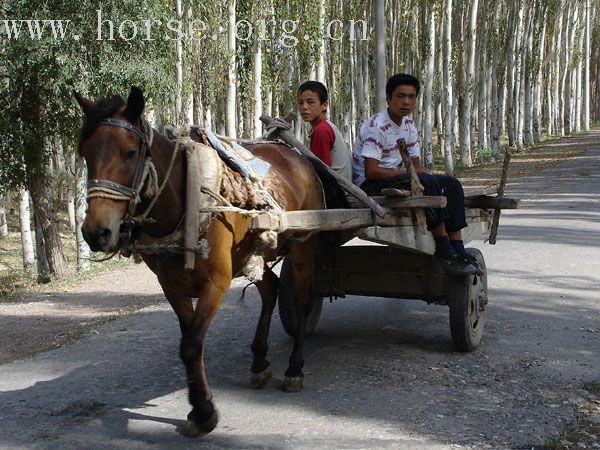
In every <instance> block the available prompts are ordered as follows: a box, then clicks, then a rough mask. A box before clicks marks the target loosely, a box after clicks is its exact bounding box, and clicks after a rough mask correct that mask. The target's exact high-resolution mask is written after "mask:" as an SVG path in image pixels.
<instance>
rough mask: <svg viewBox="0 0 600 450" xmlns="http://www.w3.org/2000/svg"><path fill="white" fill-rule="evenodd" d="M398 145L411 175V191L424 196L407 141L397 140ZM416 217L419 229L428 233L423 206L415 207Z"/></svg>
mask: <svg viewBox="0 0 600 450" xmlns="http://www.w3.org/2000/svg"><path fill="white" fill-rule="evenodd" d="M396 144H397V145H398V150H399V151H400V155H401V156H402V160H403V161H404V166H405V167H406V171H407V172H408V174H409V175H410V192H411V195H412V196H414V197H422V196H423V191H424V189H423V186H421V182H420V181H419V176H418V175H417V171H416V170H415V166H414V165H413V163H412V160H411V159H410V156H409V155H408V150H407V148H406V141H405V140H404V139H398V140H397V141H396ZM414 213H415V218H416V219H417V224H419V230H420V231H421V233H423V234H425V233H427V221H426V219H425V211H424V210H423V208H415V209H414Z"/></svg>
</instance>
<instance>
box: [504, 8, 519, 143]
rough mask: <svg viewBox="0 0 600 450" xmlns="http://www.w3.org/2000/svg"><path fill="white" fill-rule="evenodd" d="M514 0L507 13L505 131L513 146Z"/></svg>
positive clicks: (514, 138)
mask: <svg viewBox="0 0 600 450" xmlns="http://www.w3.org/2000/svg"><path fill="white" fill-rule="evenodd" d="M516 16H517V11H516V6H515V0H510V12H509V14H508V29H507V31H506V36H507V40H506V92H507V96H506V132H507V134H508V145H509V147H513V146H514V145H515V143H516V136H515V108H514V97H513V91H514V80H515V76H514V74H515V41H516V36H515V34H516V33H515V22H516Z"/></svg>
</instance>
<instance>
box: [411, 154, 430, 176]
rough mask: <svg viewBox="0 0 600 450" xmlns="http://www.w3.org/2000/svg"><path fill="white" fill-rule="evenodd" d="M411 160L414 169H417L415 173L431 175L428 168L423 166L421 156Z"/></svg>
mask: <svg viewBox="0 0 600 450" xmlns="http://www.w3.org/2000/svg"><path fill="white" fill-rule="evenodd" d="M410 159H411V161H412V163H413V167H414V168H415V172H417V173H429V171H428V170H427V167H425V166H424V165H423V164H421V158H420V157H419V156H413V157H411V158H410Z"/></svg>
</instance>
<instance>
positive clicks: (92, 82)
mask: <svg viewBox="0 0 600 450" xmlns="http://www.w3.org/2000/svg"><path fill="white" fill-rule="evenodd" d="M6 8H7V11H8V13H7V15H6V16H5V17H7V18H8V19H14V20H23V19H39V20H48V19H61V20H63V21H67V20H69V21H70V22H69V23H68V25H67V28H66V33H65V37H64V38H63V39H60V38H59V37H55V36H53V35H52V33H51V32H50V30H49V29H46V30H45V32H44V33H43V34H42V35H41V38H40V39H36V38H32V37H31V36H29V34H28V33H27V32H24V31H27V28H26V27H24V28H22V30H21V34H20V36H19V38H18V39H15V38H13V39H7V37H6V35H4V34H3V35H2V48H3V51H2V53H1V54H0V67H1V68H2V73H3V74H4V78H5V82H4V83H1V84H0V110H1V111H2V114H1V115H0V132H1V133H2V135H3V137H4V138H3V139H2V141H0V183H2V184H3V185H18V184H22V183H26V182H27V177H28V175H32V174H33V173H35V172H37V171H39V170H40V169H41V168H42V167H43V166H44V165H45V164H46V163H47V161H48V157H49V154H48V152H47V150H46V148H47V146H45V145H44V142H45V140H47V139H49V138H50V137H52V136H61V138H62V139H63V142H65V143H67V144H69V145H68V146H69V147H71V148H73V147H74V143H75V139H76V133H77V129H78V126H79V123H80V117H81V111H80V109H79V107H78V106H77V105H76V103H75V101H74V99H73V96H72V90H73V89H76V90H78V91H81V92H82V93H84V94H86V95H89V96H91V97H92V98H97V97H101V96H105V95H107V94H108V93H109V92H116V93H120V94H122V95H126V94H127V92H128V91H129V87H130V86H131V85H132V84H136V85H138V86H141V87H142V88H143V89H144V91H145V92H146V95H147V97H148V99H149V100H150V102H151V103H152V101H155V100H158V99H162V100H163V101H168V100H169V99H170V98H171V97H172V96H173V93H174V83H173V80H172V61H173V49H172V42H171V41H168V40H167V39H162V38H157V39H155V40H153V41H145V40H143V37H144V35H143V33H144V29H143V26H144V24H143V21H144V20H146V19H148V18H154V19H158V20H160V19H163V20H165V22H166V21H167V20H168V19H169V18H170V16H171V14H172V11H171V8H170V6H169V4H168V3H167V2H150V1H142V2H138V1H132V0H124V1H119V2H117V1H103V2H101V3H100V4H98V3H97V2H92V1H90V0H84V1H74V0H51V1H48V2H43V3H37V2H19V1H9V2H7V6H6ZM97 10H101V14H102V19H103V20H112V21H113V23H114V29H113V31H114V34H113V37H114V38H115V39H114V40H108V39H109V37H110V36H109V27H108V25H106V28H105V33H104V34H103V36H102V39H101V40H99V39H98V31H97V29H98V12H97ZM124 20H132V21H135V22H136V25H135V26H136V27H137V28H138V31H139V32H138V35H137V37H135V38H134V39H131V40H125V39H121V36H120V35H119V34H118V31H119V29H118V28H117V27H118V25H119V24H120V23H122V21H124ZM122 30H123V31H124V35H125V37H126V38H127V37H129V36H130V35H128V34H127V30H129V28H127V27H123V29H122ZM74 34H77V35H78V36H80V38H79V39H76V38H74V37H73V35H74ZM157 37H158V32H157Z"/></svg>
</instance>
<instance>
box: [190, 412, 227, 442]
mask: <svg viewBox="0 0 600 450" xmlns="http://www.w3.org/2000/svg"><path fill="white" fill-rule="evenodd" d="M217 423H219V413H218V412H217V409H216V408H215V410H214V412H213V413H212V416H210V418H209V419H208V420H207V421H205V422H203V423H196V421H195V420H194V419H188V420H187V421H186V422H185V427H184V428H183V434H184V435H185V436H187V437H199V436H204V435H205V434H208V433H210V432H211V431H212V430H214V429H215V427H216V426H217Z"/></svg>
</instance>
